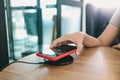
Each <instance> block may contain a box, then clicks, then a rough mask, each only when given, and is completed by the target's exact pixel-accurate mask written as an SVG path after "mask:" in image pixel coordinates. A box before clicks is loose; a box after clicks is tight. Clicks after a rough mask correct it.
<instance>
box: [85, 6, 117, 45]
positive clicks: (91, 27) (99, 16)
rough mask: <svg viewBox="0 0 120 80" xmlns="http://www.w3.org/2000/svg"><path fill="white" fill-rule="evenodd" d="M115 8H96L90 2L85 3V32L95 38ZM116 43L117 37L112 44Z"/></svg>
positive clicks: (106, 23)
mask: <svg viewBox="0 0 120 80" xmlns="http://www.w3.org/2000/svg"><path fill="white" fill-rule="evenodd" d="M115 10H116V8H100V7H99V8H98V7H96V6H94V5H92V4H87V5H86V33H87V34H89V35H91V36H93V37H96V38H97V37H98V36H99V35H100V34H101V33H102V32H103V30H104V29H105V28H106V26H107V25H108V23H109V20H110V18H111V17H112V15H113V13H114V12H115ZM116 43H118V39H116V40H115V41H114V42H113V44H116ZM113 44H112V45H113Z"/></svg>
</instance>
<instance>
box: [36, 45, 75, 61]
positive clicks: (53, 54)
mask: <svg viewBox="0 0 120 80" xmlns="http://www.w3.org/2000/svg"><path fill="white" fill-rule="evenodd" d="M75 51H76V46H73V45H61V46H57V47H55V48H48V49H44V50H42V51H40V52H37V53H36V55H37V56H39V57H42V58H45V59H48V60H50V61H57V60H59V59H61V58H64V57H66V56H68V55H70V54H72V53H75Z"/></svg>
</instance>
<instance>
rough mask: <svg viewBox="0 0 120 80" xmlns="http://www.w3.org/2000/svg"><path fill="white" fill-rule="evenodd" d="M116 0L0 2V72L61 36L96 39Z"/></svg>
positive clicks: (17, 0)
mask: <svg viewBox="0 0 120 80" xmlns="http://www.w3.org/2000/svg"><path fill="white" fill-rule="evenodd" d="M119 3H120V1H119V0H0V37H1V38H0V70H2V69H3V68H4V67H6V66H7V65H8V64H9V63H11V62H14V61H16V60H19V59H21V58H23V57H25V56H28V55H30V54H34V53H35V52H37V51H40V50H42V49H45V48H48V47H49V46H50V44H51V43H52V41H53V40H54V39H56V38H58V37H60V36H62V35H64V34H69V33H74V32H80V31H83V32H86V33H87V34H89V35H91V36H94V37H98V36H99V35H100V34H101V32H102V31H103V30H104V28H105V27H106V25H107V24H108V22H109V20H110V18H111V16H112V15H113V13H114V12H115V10H116V9H117V8H118V7H120V6H119Z"/></svg>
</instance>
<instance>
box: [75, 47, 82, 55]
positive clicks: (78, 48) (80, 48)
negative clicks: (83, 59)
mask: <svg viewBox="0 0 120 80" xmlns="http://www.w3.org/2000/svg"><path fill="white" fill-rule="evenodd" d="M82 49H83V48H82V46H77V49H76V55H77V56H79V55H80V53H81V51H82Z"/></svg>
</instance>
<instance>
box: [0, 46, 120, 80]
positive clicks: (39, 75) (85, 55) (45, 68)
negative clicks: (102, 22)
mask: <svg viewBox="0 0 120 80" xmlns="http://www.w3.org/2000/svg"><path fill="white" fill-rule="evenodd" d="M74 58H75V59H74V62H73V63H72V64H70V65H67V66H52V65H47V64H45V65H43V64H41V65H34V64H25V63H14V64H11V65H9V66H8V67H6V68H5V69H4V70H3V71H2V72H0V80H120V50H116V49H113V48H110V47H97V48H86V49H84V50H83V51H82V53H81V55H80V56H78V57H74ZM21 60H23V61H30V62H40V61H41V60H42V59H41V58H38V57H36V56H35V54H32V55H30V56H27V57H25V58H23V59H21Z"/></svg>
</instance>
